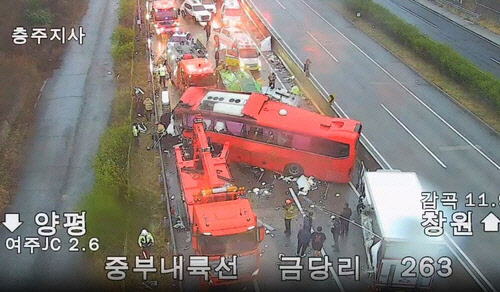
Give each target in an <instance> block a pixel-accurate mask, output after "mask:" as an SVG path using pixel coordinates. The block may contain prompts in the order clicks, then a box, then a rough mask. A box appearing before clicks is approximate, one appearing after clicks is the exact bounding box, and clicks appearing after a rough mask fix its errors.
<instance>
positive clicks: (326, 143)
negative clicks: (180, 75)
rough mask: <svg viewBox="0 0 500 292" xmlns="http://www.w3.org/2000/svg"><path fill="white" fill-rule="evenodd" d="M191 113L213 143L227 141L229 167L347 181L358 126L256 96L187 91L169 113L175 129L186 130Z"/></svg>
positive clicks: (188, 126)
mask: <svg viewBox="0 0 500 292" xmlns="http://www.w3.org/2000/svg"><path fill="white" fill-rule="evenodd" d="M195 114H201V115H202V116H203V120H204V123H205V128H206V131H207V136H208V137H210V139H211V141H212V142H213V143H219V144H224V142H229V144H230V151H229V161H231V162H244V163H247V164H249V165H253V166H257V167H262V168H265V169H268V170H272V171H275V172H278V173H283V174H285V175H294V176H298V175H301V174H305V175H307V176H310V175H312V176H314V177H316V178H318V179H320V180H324V181H333V182H339V183H347V182H349V179H350V176H351V173H352V171H353V169H354V165H355V160H356V150H357V149H356V147H357V144H358V140H359V136H360V133H361V123H360V122H359V121H355V120H349V119H340V118H333V117H328V116H323V115H321V114H318V113H314V112H310V111H307V110H304V109H300V108H296V107H292V106H288V105H286V104H283V103H280V102H277V101H273V100H271V99H269V98H268V97H267V96H265V95H263V94H259V93H240V92H229V91H221V90H213V89H208V88H200V87H191V88H188V89H187V90H186V91H185V92H184V94H183V95H182V97H181V100H180V102H179V104H178V105H177V106H176V108H175V110H174V116H175V120H176V126H178V127H182V128H183V129H184V130H186V129H190V128H192V126H193V118H194V115H195ZM184 133H185V135H187V136H189V135H190V131H184Z"/></svg>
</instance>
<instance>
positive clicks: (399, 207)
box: [356, 167, 451, 290]
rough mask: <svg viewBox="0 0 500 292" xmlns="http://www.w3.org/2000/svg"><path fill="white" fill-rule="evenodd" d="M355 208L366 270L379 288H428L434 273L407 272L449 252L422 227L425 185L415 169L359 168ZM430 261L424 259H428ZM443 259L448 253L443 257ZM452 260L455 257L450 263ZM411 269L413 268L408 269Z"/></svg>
mask: <svg viewBox="0 0 500 292" xmlns="http://www.w3.org/2000/svg"><path fill="white" fill-rule="evenodd" d="M359 177H360V180H359V181H358V184H357V189H358V191H359V193H360V200H359V204H358V207H357V208H356V209H357V210H358V212H359V214H360V218H361V225H362V227H363V240H364V246H365V252H366V256H367V259H368V272H369V273H372V274H374V276H375V277H374V280H375V283H374V286H375V287H376V288H377V289H416V290H418V289H428V288H430V287H431V284H432V278H433V276H434V273H433V274H432V275H429V277H423V276H422V274H423V273H421V272H420V273H417V274H416V276H413V277H408V276H404V275H405V273H407V272H408V271H409V270H410V268H409V267H411V264H412V263H411V262H412V261H414V260H415V261H416V263H418V265H419V267H420V268H424V267H425V266H427V267H428V268H432V267H433V266H434V264H435V263H434V261H437V263H438V264H440V265H441V267H439V269H444V270H446V265H447V263H445V262H441V263H440V262H439V261H440V260H439V259H441V258H440V255H443V254H444V252H445V251H446V243H445V241H444V240H443V239H442V237H428V236H426V235H425V234H424V232H423V230H422V226H421V225H420V223H421V222H422V216H423V214H424V212H423V209H422V202H421V198H422V187H421V185H420V181H419V179H418V177H417V175H416V174H415V173H414V172H401V171H399V170H377V171H364V167H362V168H361V171H360V176H359ZM426 258H427V260H431V261H432V262H429V261H427V262H423V261H424V259H426ZM443 259H445V258H443ZM448 264H450V265H451V261H450V262H449V263H448ZM410 272H411V271H410Z"/></svg>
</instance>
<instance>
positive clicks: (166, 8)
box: [151, 0, 179, 35]
mask: <svg viewBox="0 0 500 292" xmlns="http://www.w3.org/2000/svg"><path fill="white" fill-rule="evenodd" d="M151 14H152V19H153V23H154V27H155V31H156V34H158V35H160V34H165V33H172V32H174V31H178V30H179V21H178V18H179V9H178V8H177V6H176V3H175V0H156V1H154V2H153V9H152V10H151Z"/></svg>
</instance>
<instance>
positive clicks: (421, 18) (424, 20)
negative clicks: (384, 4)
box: [399, 5, 437, 28]
mask: <svg viewBox="0 0 500 292" xmlns="http://www.w3.org/2000/svg"><path fill="white" fill-rule="evenodd" d="M399 8H401V9H403V10H404V11H406V12H408V13H410V14H411V15H413V16H415V17H416V18H418V19H420V20H422V21H423V22H425V23H427V24H428V25H430V26H432V27H434V28H437V25H435V24H434V23H432V22H430V21H429V20H427V19H425V18H423V17H422V16H420V15H418V14H416V13H415V12H413V11H411V10H410V9H408V8H406V7H404V6H402V5H399Z"/></svg>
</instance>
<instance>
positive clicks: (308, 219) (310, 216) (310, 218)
mask: <svg viewBox="0 0 500 292" xmlns="http://www.w3.org/2000/svg"><path fill="white" fill-rule="evenodd" d="M313 215H314V213H313V212H309V213H307V214H306V215H305V216H304V222H303V223H302V224H303V226H304V228H306V229H307V230H309V231H310V230H311V227H312V222H313Z"/></svg>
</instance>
